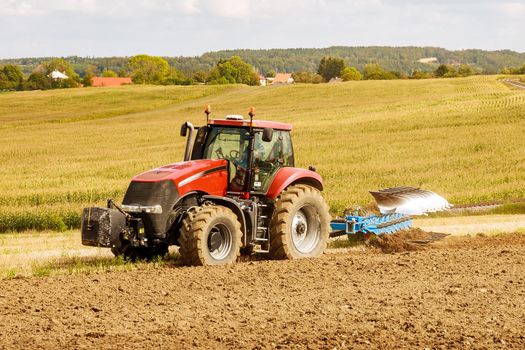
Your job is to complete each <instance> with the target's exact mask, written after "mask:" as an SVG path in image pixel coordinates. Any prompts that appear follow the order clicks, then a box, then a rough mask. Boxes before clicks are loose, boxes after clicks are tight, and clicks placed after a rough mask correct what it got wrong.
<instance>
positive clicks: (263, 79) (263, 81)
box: [259, 74, 266, 86]
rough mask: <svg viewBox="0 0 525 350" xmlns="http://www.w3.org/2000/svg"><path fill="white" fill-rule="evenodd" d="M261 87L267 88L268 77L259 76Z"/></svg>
mask: <svg viewBox="0 0 525 350" xmlns="http://www.w3.org/2000/svg"><path fill="white" fill-rule="evenodd" d="M259 85H261V86H266V77H265V76H264V75H262V74H259Z"/></svg>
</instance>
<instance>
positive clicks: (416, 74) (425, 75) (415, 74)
mask: <svg viewBox="0 0 525 350" xmlns="http://www.w3.org/2000/svg"><path fill="white" fill-rule="evenodd" d="M433 77H434V73H432V72H422V71H418V70H415V71H413V72H412V75H411V76H410V79H429V78H433Z"/></svg>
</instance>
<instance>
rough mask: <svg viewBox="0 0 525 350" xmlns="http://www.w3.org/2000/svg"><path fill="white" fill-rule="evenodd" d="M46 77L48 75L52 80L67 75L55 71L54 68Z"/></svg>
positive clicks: (64, 77) (63, 77)
mask: <svg viewBox="0 0 525 350" xmlns="http://www.w3.org/2000/svg"><path fill="white" fill-rule="evenodd" d="M48 77H50V78H51V79H53V80H63V79H67V78H69V77H68V76H67V75H65V74H64V73H62V72H59V71H57V70H56V69H55V70H54V71H52V72H51V73H49V75H48Z"/></svg>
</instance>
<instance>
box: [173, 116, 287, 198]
mask: <svg viewBox="0 0 525 350" xmlns="http://www.w3.org/2000/svg"><path fill="white" fill-rule="evenodd" d="M190 125H191V124H190ZM190 125H188V123H186V124H184V125H183V128H182V130H181V131H182V132H181V134H182V135H183V136H185V134H186V130H187V129H188V128H190V130H191V128H192V127H191V126H190ZM291 128H292V126H291V125H290V124H285V123H277V122H269V121H258V120H245V119H244V118H243V117H242V116H239V115H229V116H227V117H226V118H225V119H209V120H208V122H207V125H206V126H203V127H200V128H198V130H197V136H196V137H195V141H194V144H193V146H192V145H191V143H190V142H188V144H187V145H186V147H187V149H186V155H187V156H188V160H189V159H191V160H197V159H225V160H227V161H228V177H229V179H228V180H229V183H228V192H235V193H240V192H245V193H254V194H265V193H266V192H267V191H268V188H269V186H270V183H271V181H272V179H273V178H274V176H275V174H276V173H277V171H278V170H279V169H281V168H283V167H293V166H294V157H293V148H292V140H291V137H290V130H291ZM185 129H186V130H185ZM191 137H192V136H191V135H189V137H188V140H189V141H190V139H191ZM188 147H191V148H192V149H191V156H190V151H189V150H188Z"/></svg>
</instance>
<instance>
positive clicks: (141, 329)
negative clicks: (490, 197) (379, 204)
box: [0, 235, 525, 349]
mask: <svg viewBox="0 0 525 350" xmlns="http://www.w3.org/2000/svg"><path fill="white" fill-rule="evenodd" d="M524 256H525V236H523V235H505V236H497V237H476V238H468V237H464V238H455V237H452V238H451V237H449V238H447V239H445V240H443V241H441V242H438V243H433V244H432V245H430V246H427V247H426V248H425V249H422V250H415V251H405V252H395V253H385V252H384V251H381V250H380V249H377V248H366V249H364V248H360V249H350V250H347V249H339V250H332V251H330V252H329V253H328V254H326V255H325V256H324V257H322V258H321V259H314V260H303V261H251V262H244V263H238V264H236V265H233V266H228V267H213V268H210V267H206V268H203V267H162V268H159V269H156V270H148V271H129V272H115V273H101V274H96V275H83V276H63V277H48V278H27V279H22V278H20V279H13V280H4V281H0V283H1V288H0V349H11V348H24V349H56V348H60V349H81V348H87V347H89V348H97V349H106V348H107V349H126V348H159V349H187V348H205V349H222V348H231V349H238V348H243V349H244V348H248V349H269V348H279V349H280V348H284V349H286V348H298V349H318V348H322V349H334V348H337V349H344V348H364V349H369V348H379V349H394V348H396V349H397V348H400V347H408V348H431V349H432V348H438V349H439V348H443V349H450V348H502V349H508V348H516V349H524V348H525V329H524V325H525V264H524Z"/></svg>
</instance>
